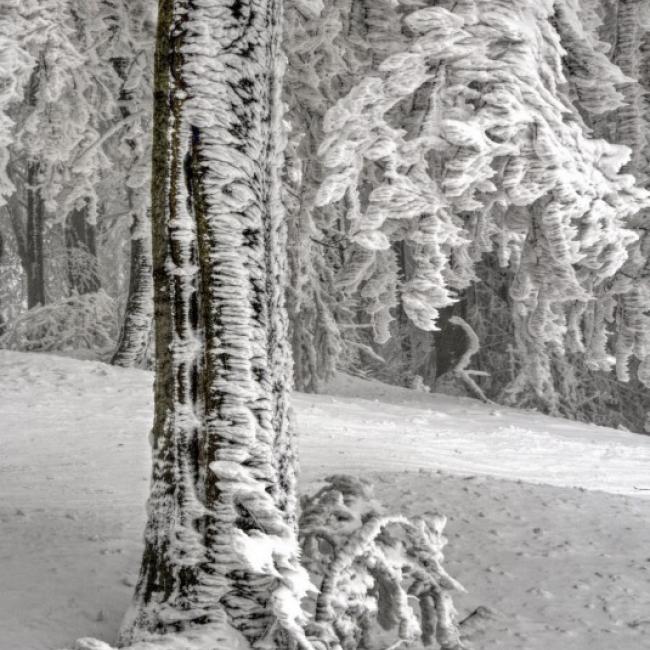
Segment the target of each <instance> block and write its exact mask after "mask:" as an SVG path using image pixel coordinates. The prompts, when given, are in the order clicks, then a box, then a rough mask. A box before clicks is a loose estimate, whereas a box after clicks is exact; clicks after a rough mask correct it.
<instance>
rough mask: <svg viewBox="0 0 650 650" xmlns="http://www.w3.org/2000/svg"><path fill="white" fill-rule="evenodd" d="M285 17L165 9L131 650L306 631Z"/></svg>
mask: <svg viewBox="0 0 650 650" xmlns="http://www.w3.org/2000/svg"><path fill="white" fill-rule="evenodd" d="M280 8H281V6H280V2H279V1H278V0H240V1H239V2H236V3H234V4H233V3H231V2H229V1H227V0H206V1H205V2H202V3H195V2H191V1H189V0H161V2H160V4H159V21H158V32H157V39H156V40H157V48H156V57H155V73H154V106H155V108H154V143H153V183H152V222H153V261H154V307H155V344H156V381H155V416H154V425H153V433H152V444H153V477H152V486H151V496H150V499H149V506H148V513H149V515H148V523H147V528H146V532H145V550H144V556H143V561H142V568H141V574H140V579H139V582H138V585H137V588H136V594H135V600H134V604H133V607H132V609H131V612H130V613H129V615H128V616H127V619H126V621H125V624H124V626H123V632H122V642H123V643H129V642H132V641H134V640H137V639H138V638H142V637H143V636H146V634H147V632H152V631H153V632H162V631H174V630H183V629H187V628H188V627H192V626H194V625H211V626H216V627H217V628H220V629H225V627H226V626H228V625H229V626H231V627H233V628H235V629H236V630H237V631H238V632H240V633H241V634H243V635H244V637H245V638H246V639H248V640H249V641H250V642H256V641H261V640H262V639H265V640H266V641H268V643H269V644H270V645H269V646H268V647H278V646H277V642H276V638H277V636H278V634H279V633H280V632H281V629H287V628H291V627H292V626H296V627H297V625H296V617H297V616H299V612H300V603H299V599H300V595H299V594H298V595H296V594H297V590H296V583H295V580H294V578H295V577H296V576H303V573H302V570H301V569H300V567H299V562H298V559H297V555H298V550H297V549H298V546H297V541H296V535H295V530H294V509H295V498H294V456H293V444H292V439H291V434H290V430H289V426H288V425H289V423H288V401H287V391H288V390H289V388H290V379H289V376H290V359H289V354H288V345H287V342H286V316H285V310H284V304H283V303H284V297H283V291H284V276H285V263H284V256H285V241H284V240H285V231H284V223H283V211H282V205H281V201H280V183H279V168H280V166H281V163H282V151H281V149H282V142H281V137H282V128H281V117H282V116H281V114H280V110H279V107H280V103H279V90H280V82H281V72H282V67H283V59H282V55H281V53H280V50H279V42H278V41H279V32H280V25H281V14H280ZM253 551H254V552H253ZM251 558H252V559H253V562H251ZM215 643H217V645H218V642H217V640H216V639H215ZM219 647H221V646H219ZM223 647H230V646H228V645H227V644H226V645H224V646H223Z"/></svg>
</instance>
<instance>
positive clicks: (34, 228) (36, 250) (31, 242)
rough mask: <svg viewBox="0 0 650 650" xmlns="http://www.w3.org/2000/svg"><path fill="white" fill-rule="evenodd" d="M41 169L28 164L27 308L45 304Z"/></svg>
mask: <svg viewBox="0 0 650 650" xmlns="http://www.w3.org/2000/svg"><path fill="white" fill-rule="evenodd" d="M39 183H40V169H39V164H38V162H35V161H30V162H28V163H27V206H26V211H27V220H26V222H25V233H26V244H27V245H26V246H25V253H26V255H25V271H26V275H27V307H28V308H29V309H31V308H32V307H37V306H38V305H44V304H45V258H44V250H43V235H44V228H45V215H44V205H43V199H42V197H41V192H40V189H39Z"/></svg>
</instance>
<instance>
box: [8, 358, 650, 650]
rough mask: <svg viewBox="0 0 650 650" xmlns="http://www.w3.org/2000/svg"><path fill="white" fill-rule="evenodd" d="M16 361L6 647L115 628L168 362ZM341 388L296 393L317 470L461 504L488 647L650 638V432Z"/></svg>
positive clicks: (452, 529)
mask: <svg viewBox="0 0 650 650" xmlns="http://www.w3.org/2000/svg"><path fill="white" fill-rule="evenodd" d="M0 369H1V372H0V526H1V528H0V530H1V533H0V585H1V587H0V650H41V649H52V648H57V647H61V646H65V645H67V644H70V643H71V641H72V640H73V639H75V638H77V637H80V636H96V637H98V638H104V639H106V640H109V641H110V640H113V639H114V636H115V632H116V629H117V626H118V625H119V621H120V617H121V615H122V613H123V611H124V609H125V608H126V606H127V604H128V600H129V597H130V593H131V591H132V588H133V584H134V581H135V578H136V575H137V569H138V562H139V555H140V552H141V545H140V539H141V535H142V528H143V525H144V508H143V504H144V499H145V498H146V492H147V487H148V473H149V468H148V447H147V432H148V429H149V426H150V421H151V395H150V391H151V374H149V373H145V372H141V371H132V370H122V369H117V368H112V367H109V366H105V365H103V364H99V363H95V362H83V361H77V360H73V359H67V358H62V357H54V356H47V355H33V354H32V355H29V354H19V353H12V352H5V351H1V352H0ZM329 393H330V394H329V395H320V396H314V395H296V397H295V400H294V404H295V408H296V420H297V428H298V431H299V436H300V451H301V458H302V482H303V485H304V486H307V487H308V486H309V485H310V484H312V483H314V482H315V481H317V480H318V478H319V477H322V476H323V475H326V474H328V473H332V472H334V471H336V472H338V471H346V472H347V471H349V472H354V473H359V472H362V473H367V474H368V475H370V476H371V477H372V478H373V480H374V481H375V483H376V486H377V492H378V494H379V495H380V496H381V497H382V498H383V499H384V501H385V502H386V503H387V504H388V505H389V507H390V508H391V509H393V510H397V509H403V510H405V511H407V512H409V513H410V514H416V513H418V512H426V511H428V510H438V511H442V512H444V513H446V514H448V515H450V523H449V525H448V536H449V538H450V540H451V543H450V546H449V549H448V553H447V555H448V558H449V568H450V571H451V572H452V574H453V575H455V576H457V577H458V578H459V579H460V580H461V581H462V582H463V583H464V584H465V586H466V587H467V588H468V590H469V594H468V595H467V596H465V597H463V598H462V599H460V600H458V608H459V610H460V611H461V614H466V613H469V612H470V611H472V610H473V609H474V608H475V607H477V606H478V605H485V606H488V607H489V608H491V609H492V610H494V614H493V617H492V618H491V619H490V620H488V621H487V622H486V623H485V625H484V626H483V627H484V628H485V629H480V630H478V631H477V632H476V638H475V641H476V644H477V647H481V648H500V650H516V649H519V648H521V649H526V650H535V649H537V648H539V649H540V650H541V649H542V648H548V647H554V648H557V649H558V650H564V649H567V650H568V649H575V650H583V649H584V650H586V649H587V648H589V650H598V649H601V648H602V650H605V649H606V648H607V649H608V650H609V649H610V648H616V649H617V650H643V649H644V648H650V614H648V612H649V611H650V531H649V530H648V526H647V521H648V519H649V518H650V499H648V498H647V497H648V496H650V492H646V491H644V490H639V489H637V488H644V487H647V488H650V437H645V436H638V435H634V434H629V433H624V432H620V431H613V430H609V429H605V428H601V427H593V426H587V425H582V424H576V423H572V422H567V421H564V420H559V419H553V418H548V417H544V416H541V415H538V414H533V413H528V412H523V411H514V410H509V409H502V408H498V409H494V408H493V407H489V406H485V405H483V404H480V403H478V402H476V401H474V400H470V399H460V398H451V397H445V396H430V395H426V394H422V393H415V392H413V391H409V390H405V389H399V388H394V387H389V386H385V385H383V384H379V383H372V382H364V381H361V380H357V379H352V378H349V377H339V378H338V379H337V381H335V382H334V383H333V384H332V385H331V386H330V391H329ZM437 470H442V472H440V471H437ZM495 477H498V478H495ZM503 479H507V480H503ZM517 481H520V482H517ZM536 483H546V484H548V485H534V484H536ZM574 487H577V488H581V489H572V488H574ZM592 490H593V491H592ZM598 490H602V491H604V492H599V491H598ZM605 492H608V493H610V494H606V493H605Z"/></svg>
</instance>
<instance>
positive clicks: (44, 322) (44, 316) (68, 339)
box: [0, 290, 117, 357]
mask: <svg viewBox="0 0 650 650" xmlns="http://www.w3.org/2000/svg"><path fill="white" fill-rule="evenodd" d="M115 313H116V306H115V302H114V301H113V299H112V298H111V297H110V296H108V295H107V294H106V293H104V292H103V291H101V290H100V291H98V292H97V293H86V294H83V295H79V296H71V297H69V298H64V299H62V300H60V301H57V302H53V303H51V304H48V305H45V306H41V307H36V308H33V309H30V310H29V311H27V312H24V313H23V314H21V315H20V316H18V317H17V318H15V319H14V320H13V321H12V322H11V323H10V327H9V328H8V330H7V331H6V333H5V334H3V336H2V337H0V347H2V348H8V349H10V350H22V351H26V352H32V351H39V352H53V351H61V352H71V351H77V350H82V349H83V350H91V351H93V352H94V353H96V354H98V355H99V356H100V357H102V356H105V355H106V354H108V353H110V351H111V350H112V348H113V346H114V345H115V339H116V337H117V321H116V318H115Z"/></svg>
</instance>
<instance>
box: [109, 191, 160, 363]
mask: <svg viewBox="0 0 650 650" xmlns="http://www.w3.org/2000/svg"><path fill="white" fill-rule="evenodd" d="M134 191H136V192H137V191H138V190H130V192H129V195H130V196H131V195H132V194H133V193H134ZM130 203H131V204H132V205H133V203H134V202H133V201H132V200H130ZM150 228H151V223H150V217H149V215H148V214H147V212H146V210H144V209H142V206H140V209H134V210H133V221H132V225H131V269H130V275H129V295H128V298H127V302H126V308H125V311H124V322H123V324H122V330H121V332H120V339H119V342H118V345H117V349H116V350H115V354H114V355H113V358H112V360H111V363H112V364H113V365H116V366H122V367H123V368H140V367H143V366H144V365H145V363H146V359H147V350H148V348H149V341H150V338H151V325H152V319H153V276H152V261H151V235H150V232H149V230H150Z"/></svg>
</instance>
